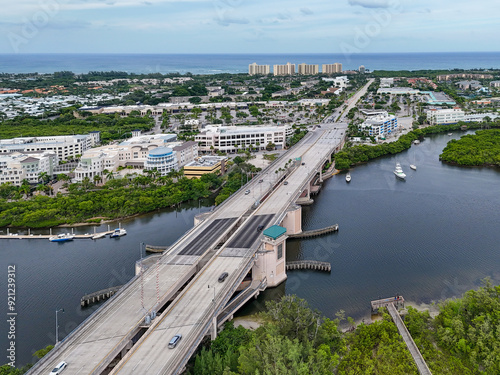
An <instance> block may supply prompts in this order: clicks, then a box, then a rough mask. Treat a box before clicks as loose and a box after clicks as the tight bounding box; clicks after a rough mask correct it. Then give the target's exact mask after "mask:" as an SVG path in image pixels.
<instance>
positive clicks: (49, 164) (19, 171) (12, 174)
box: [0, 151, 58, 186]
mask: <svg viewBox="0 0 500 375" xmlns="http://www.w3.org/2000/svg"><path fill="white" fill-rule="evenodd" d="M57 164H58V158H57V155H56V154H55V153H54V152H52V151H43V152H38V153H37V152H29V153H22V152H13V153H10V154H4V155H0V184H4V183H7V182H10V183H11V184H12V185H14V186H21V184H22V182H23V180H27V181H28V182H29V183H30V184H36V183H38V182H40V180H41V179H40V174H41V173H46V174H47V175H48V176H50V177H51V176H53V175H54V169H55V168H56V166H57Z"/></svg>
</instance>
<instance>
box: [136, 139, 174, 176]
mask: <svg viewBox="0 0 500 375" xmlns="http://www.w3.org/2000/svg"><path fill="white" fill-rule="evenodd" d="M144 169H146V170H148V171H152V170H156V171H158V172H159V173H160V175H161V176H166V175H167V174H168V173H169V172H171V171H174V170H177V169H178V165H177V157H176V155H175V152H174V150H172V149H171V148H170V147H164V146H161V147H157V148H155V149H153V150H151V151H149V153H148V156H147V158H146V162H145V163H144Z"/></svg>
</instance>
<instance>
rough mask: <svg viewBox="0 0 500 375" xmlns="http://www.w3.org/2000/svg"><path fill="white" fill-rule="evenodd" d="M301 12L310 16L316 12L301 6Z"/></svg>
mask: <svg viewBox="0 0 500 375" xmlns="http://www.w3.org/2000/svg"><path fill="white" fill-rule="evenodd" d="M300 13H302V14H303V15H305V16H310V15H311V14H314V12H313V11H312V10H311V9H309V8H300Z"/></svg>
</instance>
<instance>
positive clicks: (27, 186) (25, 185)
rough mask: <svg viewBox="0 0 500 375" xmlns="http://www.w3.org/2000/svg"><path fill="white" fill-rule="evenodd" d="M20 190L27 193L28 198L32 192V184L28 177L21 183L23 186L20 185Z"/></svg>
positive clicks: (24, 193)
mask: <svg viewBox="0 0 500 375" xmlns="http://www.w3.org/2000/svg"><path fill="white" fill-rule="evenodd" d="M19 192H20V193H21V194H23V195H25V196H26V198H27V197H28V196H29V194H30V193H31V186H30V183H29V182H28V180H27V179H24V180H23V182H22V183H21V186H20V187H19Z"/></svg>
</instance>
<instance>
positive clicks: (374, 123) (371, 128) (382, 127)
mask: <svg viewBox="0 0 500 375" xmlns="http://www.w3.org/2000/svg"><path fill="white" fill-rule="evenodd" d="M397 128H398V119H397V117H396V116H394V115H389V114H388V113H387V112H385V113H382V114H378V115H375V116H370V117H368V118H367V119H366V121H365V122H363V123H362V124H361V125H359V130H367V131H368V134H369V135H370V137H379V138H383V139H385V138H386V137H387V136H388V135H389V134H391V133H393V132H394V131H396V130H397Z"/></svg>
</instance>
